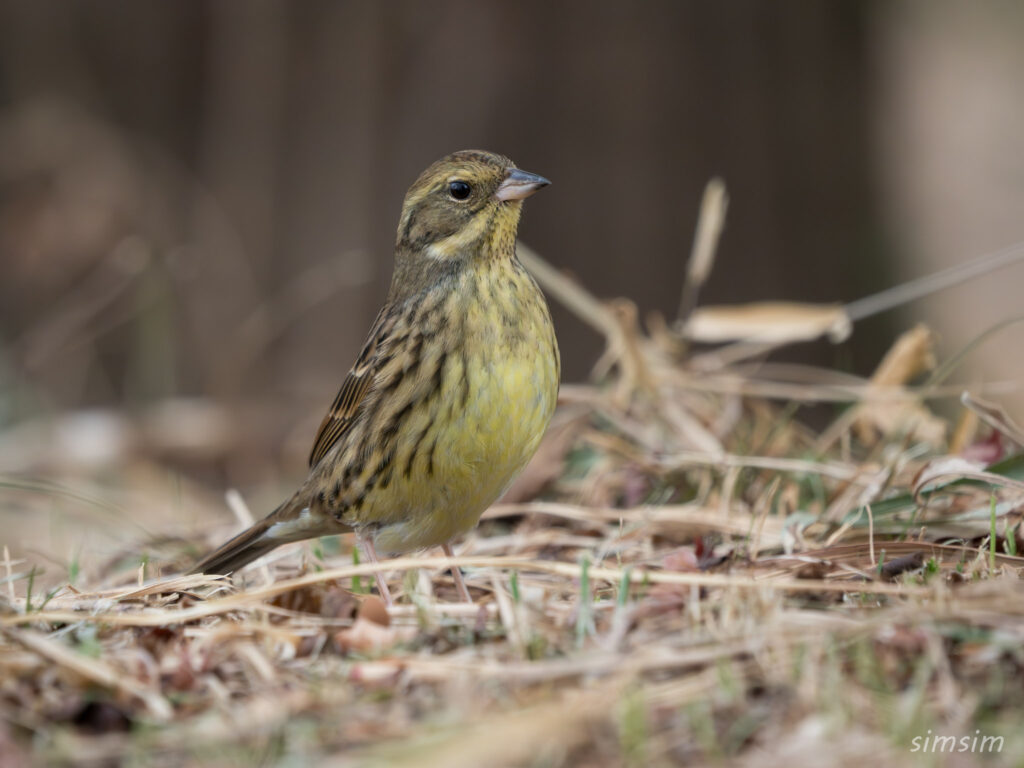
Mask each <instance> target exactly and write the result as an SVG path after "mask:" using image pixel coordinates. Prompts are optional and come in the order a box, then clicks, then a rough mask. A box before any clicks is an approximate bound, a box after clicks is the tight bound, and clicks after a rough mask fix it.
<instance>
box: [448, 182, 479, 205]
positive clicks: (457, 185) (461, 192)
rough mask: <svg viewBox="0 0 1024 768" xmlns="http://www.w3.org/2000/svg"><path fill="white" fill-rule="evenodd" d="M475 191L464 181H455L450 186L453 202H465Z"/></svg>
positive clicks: (449, 190) (449, 192)
mask: <svg viewBox="0 0 1024 768" xmlns="http://www.w3.org/2000/svg"><path fill="white" fill-rule="evenodd" d="M472 191H473V190H472V189H471V188H470V186H469V184H467V183H466V182H464V181H453V182H451V183H450V184H449V185H448V194H449V195H451V196H452V199H453V200H465V199H466V198H467V197H469V193H470V192H472Z"/></svg>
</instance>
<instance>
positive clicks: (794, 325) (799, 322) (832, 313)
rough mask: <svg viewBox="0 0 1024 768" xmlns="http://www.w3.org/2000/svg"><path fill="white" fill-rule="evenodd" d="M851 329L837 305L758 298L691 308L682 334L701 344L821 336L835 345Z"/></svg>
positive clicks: (770, 341)
mask: <svg viewBox="0 0 1024 768" xmlns="http://www.w3.org/2000/svg"><path fill="white" fill-rule="evenodd" d="M851 330H852V326H851V324H850V318H848V317H847V316H846V311H845V310H844V309H843V307H842V306H841V305H839V304H798V303H795V302H782V301H761V302H754V303H751V304H738V305H732V306H718V307H700V308H698V309H695V310H694V311H693V314H692V315H691V316H690V319H689V321H688V322H687V323H686V326H685V327H684V329H683V335H684V336H685V337H686V338H688V339H690V340H691V341H698V342H702V343H705V344H721V343H725V342H733V341H743V342H756V343H762V344H764V343H770V344H784V343H789V342H794V341H810V340H811V339H817V338H819V337H821V336H828V338H829V340H830V341H832V342H833V343H834V344H838V343H839V342H841V341H843V340H845V339H846V338H847V337H849V335H850V332H851Z"/></svg>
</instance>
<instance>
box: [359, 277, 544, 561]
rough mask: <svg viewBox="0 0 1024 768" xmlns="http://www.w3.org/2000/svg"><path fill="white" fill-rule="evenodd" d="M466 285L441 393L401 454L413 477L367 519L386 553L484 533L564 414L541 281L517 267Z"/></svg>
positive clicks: (428, 401) (412, 424)
mask: <svg viewBox="0 0 1024 768" xmlns="http://www.w3.org/2000/svg"><path fill="white" fill-rule="evenodd" d="M464 279H465V280H467V281H473V282H472V283H466V284H463V285H461V286H459V288H458V290H456V291H453V292H451V293H450V294H449V305H448V306H447V307H446V309H445V312H444V315H445V316H446V318H447V322H448V327H447V328H446V329H445V331H444V333H445V334H446V335H447V337H448V339H449V342H450V343H449V344H448V345H446V351H445V352H444V354H443V355H442V360H441V362H440V368H439V369H438V370H439V373H438V375H437V376H436V378H435V381H436V382H437V387H436V390H435V391H433V392H432V393H431V394H430V395H429V396H426V397H424V398H423V401H422V403H423V407H420V408H416V409H412V410H411V411H410V416H409V423H408V428H407V429H405V430H403V438H402V440H403V445H402V446H400V447H399V449H398V451H397V453H396V455H397V456H398V457H399V458H400V459H405V466H406V467H407V469H408V471H406V472H404V473H403V474H402V475H401V476H400V477H398V478H397V482H395V483H394V484H393V485H391V486H390V488H391V491H390V493H381V494H374V495H375V496H376V499H374V501H375V502H376V503H375V504H374V506H376V507H377V509H376V510H373V509H368V510H367V513H368V517H371V518H374V519H376V520H378V521H380V522H385V524H384V525H381V526H380V527H379V529H378V531H377V534H376V541H377V544H378V548H379V549H380V550H381V551H407V550H410V549H416V548H420V547H427V546H433V545H437V544H441V543H444V542H446V541H448V540H450V539H451V538H453V537H454V536H456V535H458V534H460V533H463V532H465V531H466V530H468V529H469V528H471V527H472V526H473V525H475V524H476V522H477V521H478V520H479V517H480V515H481V514H482V513H483V511H484V510H485V509H486V508H487V507H488V506H489V505H490V504H492V503H493V502H494V501H495V500H496V499H497V498H498V497H499V496H500V495H501V493H502V492H503V491H504V489H505V488H506V487H507V486H508V485H509V483H510V482H511V481H512V480H513V479H514V478H515V476H516V475H517V474H518V473H519V472H520V471H521V470H522V469H523V467H524V466H525V465H526V463H527V462H528V461H529V459H530V457H531V456H532V455H533V454H534V452H535V451H536V450H537V446H538V445H539V444H540V441H541V438H542V437H543V435H544V432H545V430H546V429H547V426H548V423H549V422H550V420H551V416H552V414H553V413H554V409H555V402H556V400H557V395H558V380H559V355H558V348H557V344H556V342H555V336H554V330H553V327H552V325H551V318H550V315H549V313H548V309H547V304H546V303H545V301H544V297H543V295H542V294H541V293H540V290H539V289H538V288H537V286H536V284H535V283H534V282H533V280H532V278H530V276H529V275H528V274H527V273H526V272H525V271H524V270H523V269H522V267H519V266H518V264H516V265H515V268H514V269H513V268H508V269H505V270H504V271H503V272H501V273H499V274H494V273H486V272H485V273H483V274H479V275H473V274H471V275H467V276H465V278H464ZM405 457H408V458H405ZM399 464H400V465H401V464H402V462H401V461H400V462H399ZM392 521H393V522H392Z"/></svg>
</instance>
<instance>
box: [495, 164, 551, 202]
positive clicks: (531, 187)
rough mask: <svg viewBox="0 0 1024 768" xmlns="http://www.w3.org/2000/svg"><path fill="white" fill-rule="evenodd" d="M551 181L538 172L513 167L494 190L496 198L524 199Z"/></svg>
mask: <svg viewBox="0 0 1024 768" xmlns="http://www.w3.org/2000/svg"><path fill="white" fill-rule="evenodd" d="M550 183H551V182H550V181H548V180H547V179H545V178H544V177H543V176H538V175H537V174H536V173H527V172H526V171H520V170H519V169H518V168H513V169H512V170H510V171H509V172H508V175H507V176H505V180H504V181H503V182H501V184H499V185H498V188H497V189H496V190H495V191H494V199H495V200H523V199H524V198H527V197H529V196H530V195H532V194H533V193H534V192H536V191H537V190H538V189H540V188H541V187H546V186H547V185H548V184H550Z"/></svg>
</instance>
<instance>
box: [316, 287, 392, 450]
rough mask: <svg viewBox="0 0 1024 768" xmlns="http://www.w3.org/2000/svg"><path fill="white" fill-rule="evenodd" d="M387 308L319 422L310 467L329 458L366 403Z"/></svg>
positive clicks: (385, 320)
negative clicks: (365, 397) (329, 453)
mask: <svg viewBox="0 0 1024 768" xmlns="http://www.w3.org/2000/svg"><path fill="white" fill-rule="evenodd" d="M388 324H389V323H388V321H387V307H385V308H384V309H382V310H381V311H380V314H378V315H377V319H376V320H375V321H374V323H373V327H372V328H371V329H370V334H369V336H367V339H366V342H365V343H364V344H363V349H362V351H360V353H359V357H358V358H356V362H355V365H353V366H352V369H351V370H350V371H349V372H348V375H347V376H346V377H345V381H344V383H343V384H342V385H341V389H340V390H338V394H337V396H336V397H335V398H334V402H333V403H332V404H331V408H330V410H329V411H327V415H326V416H324V420H323V421H322V422H320V429H318V430H317V433H316V440H315V441H314V442H313V450H312V451H311V452H310V454H309V466H310V467H315V466H316V465H317V464H319V463H320V460H321V459H322V458H323V457H324V456H326V455H327V452H328V451H329V450H331V448H332V447H333V446H334V444H335V443H337V442H338V440H340V439H341V437H342V435H344V434H345V432H347V431H348V429H349V427H350V426H351V425H352V421H353V420H354V419H355V417H356V414H357V413H358V412H359V405H360V404H361V403H362V401H363V397H364V396H365V395H366V392H367V390H368V389H369V388H370V383H371V382H372V381H373V377H374V374H375V373H376V369H377V360H378V354H377V353H378V352H379V351H380V347H381V345H382V344H383V342H384V341H385V340H386V335H387V332H386V326H387V325H388Z"/></svg>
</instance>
